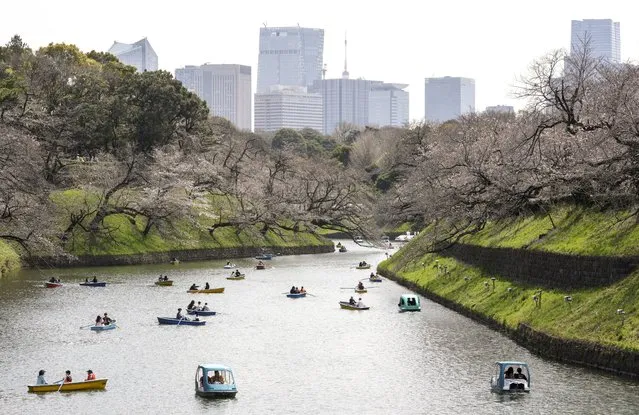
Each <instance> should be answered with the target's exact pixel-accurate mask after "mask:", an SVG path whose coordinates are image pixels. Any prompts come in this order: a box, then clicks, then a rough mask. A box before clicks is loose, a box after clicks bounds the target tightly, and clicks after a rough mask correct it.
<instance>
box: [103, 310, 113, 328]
mask: <svg viewBox="0 0 639 415" xmlns="http://www.w3.org/2000/svg"><path fill="white" fill-rule="evenodd" d="M112 322H113V320H112V319H111V317H109V316H108V315H107V313H104V317H102V324H104V325H105V326H108V325H109V324H111V323H112Z"/></svg>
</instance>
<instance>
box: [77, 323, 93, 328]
mask: <svg viewBox="0 0 639 415" xmlns="http://www.w3.org/2000/svg"><path fill="white" fill-rule="evenodd" d="M91 326H93V323H91V324H87V325H86V326H80V328H81V329H86V328H87V327H91Z"/></svg>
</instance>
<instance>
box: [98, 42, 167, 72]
mask: <svg viewBox="0 0 639 415" xmlns="http://www.w3.org/2000/svg"><path fill="white" fill-rule="evenodd" d="M109 53H110V54H112V55H115V57H116V58H118V59H119V60H120V62H122V63H123V64H125V65H131V66H135V68H136V69H137V70H138V72H144V71H157V70H158V55H156V53H155V51H154V50H153V48H152V47H151V44H150V43H149V41H148V40H147V38H144V39H141V40H138V41H137V42H135V43H131V44H129V43H120V42H113V45H111V47H110V48H109Z"/></svg>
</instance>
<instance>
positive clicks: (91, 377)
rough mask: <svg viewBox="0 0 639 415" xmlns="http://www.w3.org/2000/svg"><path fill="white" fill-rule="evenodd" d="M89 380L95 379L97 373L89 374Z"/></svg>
mask: <svg viewBox="0 0 639 415" xmlns="http://www.w3.org/2000/svg"><path fill="white" fill-rule="evenodd" d="M87 380H95V373H89V374H88V375H87Z"/></svg>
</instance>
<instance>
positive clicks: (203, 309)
mask: <svg viewBox="0 0 639 415" xmlns="http://www.w3.org/2000/svg"><path fill="white" fill-rule="evenodd" d="M202 311H211V309H210V308H209V303H204V306H203V307H202Z"/></svg>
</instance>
